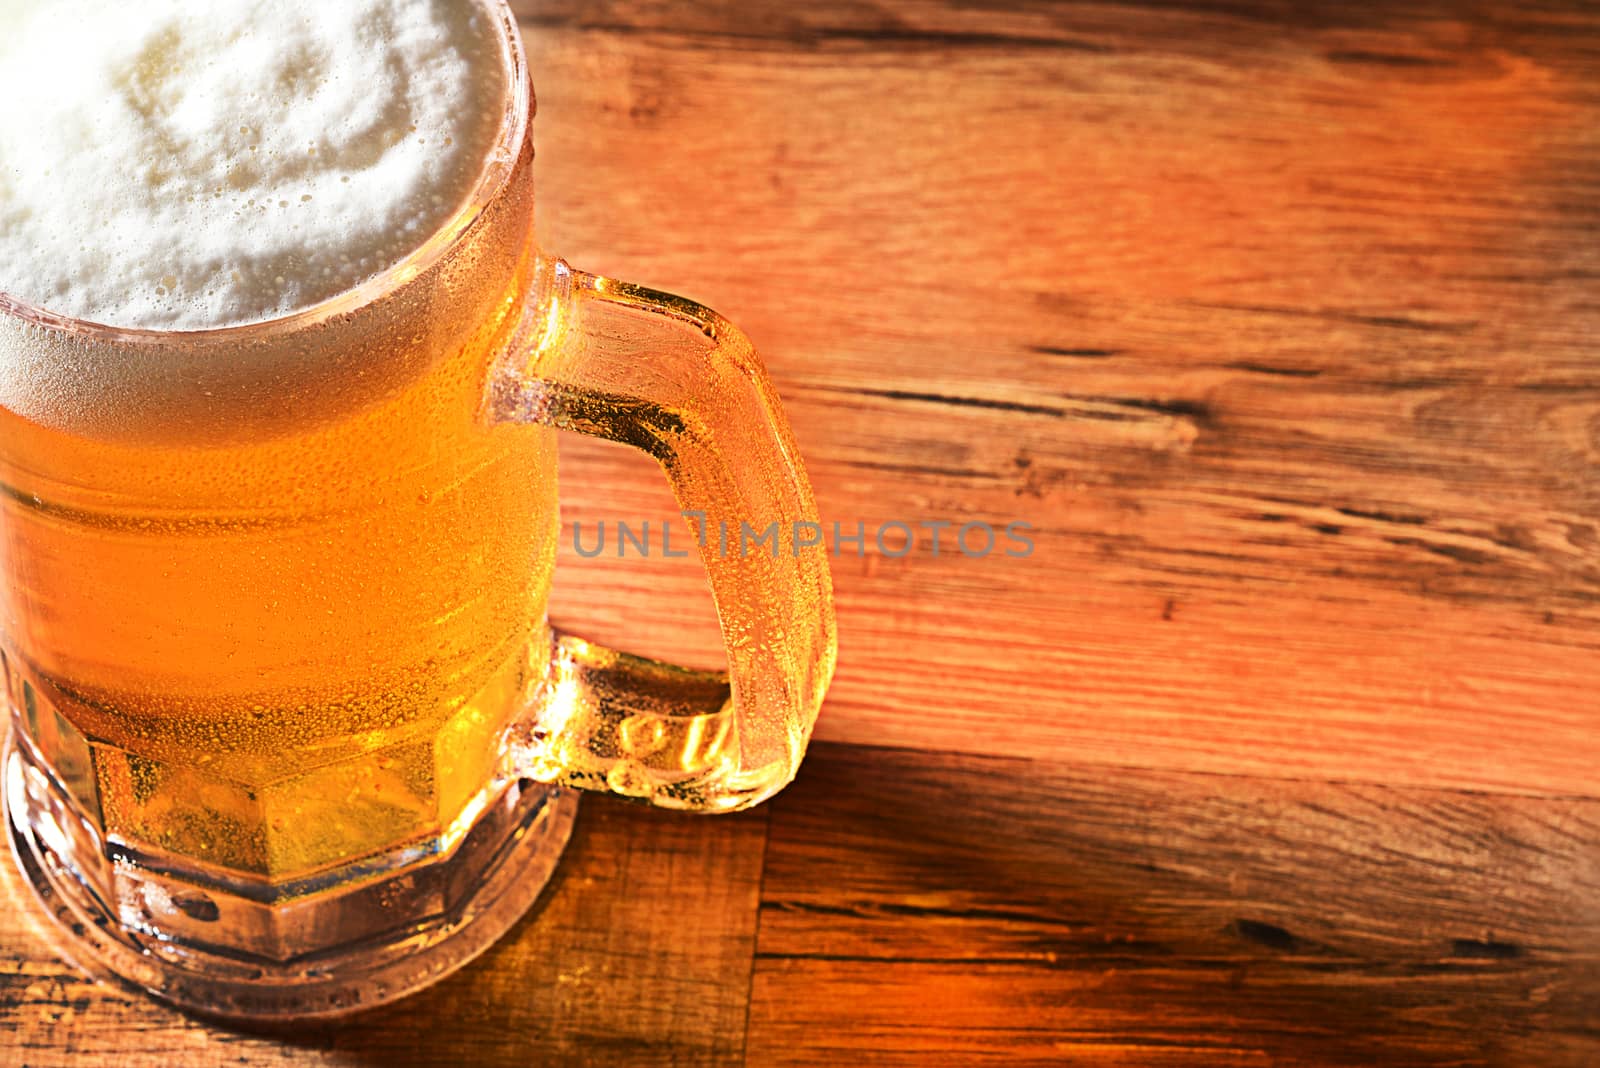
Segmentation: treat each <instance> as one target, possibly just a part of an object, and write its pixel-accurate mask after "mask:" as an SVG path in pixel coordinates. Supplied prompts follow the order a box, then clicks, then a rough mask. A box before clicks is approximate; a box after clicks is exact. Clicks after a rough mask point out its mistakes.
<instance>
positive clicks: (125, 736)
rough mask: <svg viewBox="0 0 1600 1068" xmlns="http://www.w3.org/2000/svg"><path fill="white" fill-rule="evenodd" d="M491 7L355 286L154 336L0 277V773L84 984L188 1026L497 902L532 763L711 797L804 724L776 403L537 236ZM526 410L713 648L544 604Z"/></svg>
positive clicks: (750, 795)
mask: <svg viewBox="0 0 1600 1068" xmlns="http://www.w3.org/2000/svg"><path fill="white" fill-rule="evenodd" d="M497 17H498V18H499V19H501V21H502V22H503V23H504V25H503V43H504V47H505V48H506V49H507V52H508V56H509V58H508V60H507V62H508V64H509V65H510V68H511V69H512V70H513V73H514V76H513V78H512V79H511V80H510V83H509V88H508V90H507V98H506V99H505V100H504V102H503V105H504V119H503V123H502V127H501V130H500V135H499V141H498V144H497V147H496V149H495V152H494V155H493V156H492V158H491V160H490V163H489V166H488V167H487V170H486V172H485V175H484V177H483V178H482V179H481V181H480V183H479V185H478V187H477V189H476V192H475V193H474V195H473V197H472V198H471V200H470V202H469V204H468V205H467V206H466V207H465V208H463V210H462V211H461V212H459V213H458V214H457V215H456V216H455V217H454V218H453V220H452V221H451V222H450V223H449V225H447V226H446V227H445V228H444V229H443V230H442V231H441V232H439V233H438V234H436V235H435V236H434V237H433V238H432V239H431V240H429V241H428V242H427V243H426V244H424V245H422V246H421V247H420V248H418V249H416V250H415V251H414V252H413V253H412V254H411V255H409V256H408V257H407V258H406V259H405V260H403V261H402V262H400V263H399V264H397V265H396V266H394V267H393V268H391V269H389V270H387V271H385V272H383V273H382V274H380V275H378V276H376V277H375V278H373V279H371V280H370V281H368V282H366V283H365V284H363V285H361V286H360V287H358V288H357V289H355V290H352V291H350V292H347V293H344V294H342V295H340V296H338V297H335V298H333V299H331V300H328V301H326V302H324V303H322V304H319V305H316V306H314V307H312V308H310V309H307V310H305V311H302V312H298V313H295V314H292V315H289V316H286V317H282V318H278V319H275V320H272V321H269V322H265V323H260V324H254V325H247V326H235V327H227V328H222V329H215V330H205V331H187V332H160V331H147V330H133V329H114V328H108V327H105V326H100V325H95V324H91V323H87V322H80V321H74V320H71V319H67V318H63V317H60V316H57V315H53V314H50V313H48V312H45V311H43V310H41V309H39V308H37V307H33V306H30V305H27V304H25V303H23V302H20V301H18V300H15V299H11V298H9V297H6V296H4V295H0V364H4V365H5V366H7V367H9V368H12V369H13V371H12V372H10V373H6V374H4V375H0V490H3V495H0V578H3V592H0V628H3V642H0V649H3V652H0V657H3V673H4V679H5V686H6V694H7V697H8V699H9V703H10V710H11V731H10V741H9V746H8V749H7V751H6V755H5V758H4V798H5V804H6V808H7V812H8V817H9V818H8V826H9V827H10V830H11V835H12V843H13V846H14V851H15V854H16V857H17V860H18V862H19V866H20V868H21V870H22V872H23V874H24V875H25V876H26V880H27V883H28V884H29V885H30V886H31V888H32V890H33V891H34V892H35V894H36V896H37V898H38V900H39V901H40V902H42V904H43V906H44V907H43V909H42V910H40V911H41V912H42V914H43V915H44V916H46V917H47V918H48V920H49V922H50V923H52V924H53V925H54V932H53V933H54V934H55V936H56V938H57V941H58V945H59V948H60V949H61V951H62V952H63V953H64V954H65V955H67V956H68V957H70V958H72V959H73V960H75V961H76V962H77V963H78V964H79V965H80V966H82V967H84V968H85V969H86V970H88V971H90V972H91V973H93V974H98V975H102V976H105V975H108V974H109V975H111V976H116V977H120V979H121V980H123V981H125V982H128V983H132V984H134V985H136V986H138V987H140V988H143V989H146V990H148V991H151V992H153V993H155V994H157V995H159V996H161V997H164V998H166V999H168V1000H171V1001H173V1002H176V1003H178V1004H180V1005H183V1006H188V1007H192V1008H197V1009H201V1010H205V1011H208V1012H211V1013H216V1014H220V1015H224V1016H234V1017H244V1018H252V1017H255V1018H272V1017H296V1016H314V1015H320V1014H332V1013H340V1012H346V1011H350V1010H353V1009H357V1008H362V1007H366V1006H369V1005H373V1004H377V1003H380V1002H383V1001H386V1000H389V999H392V998H394V997H398V996H400V995H402V994H404V993H407V992H409V991H411V990H414V989H416V988H418V987H419V986H422V985H424V984H426V983H428V982H431V981H433V980H435V979H437V978H439V977H440V976H441V975H443V974H445V973H447V972H449V971H451V970H452V969H454V968H456V967H459V966H460V965H461V964H463V963H465V962H466V961H467V960H470V959H471V958H472V957H473V956H474V955H476V954H477V953H479V952H480V951H482V950H483V949H484V948H486V947H487V946H488V945H489V944H490V943H491V942H492V941H493V940H494V939H495V938H496V937H498V936H499V935H500V934H501V933H503V932H504V931H505V930H506V928H507V927H508V926H510V925H511V923H513V922H514V921H515V920H516V919H517V918H518V916H519V915H520V914H521V913H522V912H524V911H525V910H526V908H527V907H528V906H529V905H530V904H531V903H532V901H533V900H534V898H535V897H536V896H537V894H538V892H539V890H540V888H541V887H542V886H543V884H544V882H545V880H546V879H547V878H548V877H549V875H550V873H551V871H552V870H553V868H554V866H555V864H556V862H557V860H558V858H559V855H560V852H561V849H562V847H563V845H564V844H565V841H566V838H567V836H568V834H569V832H570V830H571V827H572V821H573V813H574V810H575V807H576V803H577V802H576V795H575V793H574V792H573V791H572V790H571V789H569V788H570V787H581V788H584V789H591V790H600V791H610V792H613V793H617V794H623V795H626V796H629V797H634V798H640V799H645V800H648V801H650V802H653V803H654V804H657V805H663V806H667V807H671V808H677V809H684V810H689V811H696V812H726V811H732V810H736V809H739V808H743V807H746V806H748V805H752V804H755V803H756V802H759V801H761V800H763V799H764V798H766V797H768V796H770V795H771V794H772V793H774V792H775V791H777V790H778V789H780V788H781V787H782V786H783V785H784V784H785V783H787V782H788V781H789V780H790V778H791V777H792V776H793V775H794V772H795V769H796V765H797V764H798V762H799V761H800V758H801V755H802V753H803V752H804V749H805V746H806V741H807V738H808V736H809V734H810V731H811V726H812V723H813V721H814V720H815V718H816V715H817V710H818V706H819V704H820V702H821V700H822V696H823V692H824V690H825V689H826V687H827V685H828V682H829V680H830V678H831V676H832V672H833V667H834V657H835V639H834V621H833V604H832V593H831V586H830V579H829V574H828V567H827V560H826V557H825V555H824V553H823V551H822V550H821V549H820V547H818V546H817V543H818V542H820V540H821V539H820V533H821V531H820V527H819V526H818V525H817V515H816V506H815V503H814V501H813V498H812V493H811V489H810V487H809V485H808V484H807V482H806V478H805V474H804V472H803V470H802V467H801V462H800V458H799V456H798V454H797V452H796V450H795V445H794V440H793V438H792V436H791V434H790V431H789V428H788V426H787V425H786V424H785V421H784V418H783V415H782V413H781V411H780V409H779V407H778V401H777V398H776V396H775V395H774V393H773V390H772V387H771V385H770V383H769V382H768V379H767V376H766V373H765V372H764V371H763V369H762V366H761V364H760V362H759V361H758V360H757V358H756V355H755V353H754V352H753V350H752V349H751V347H750V345H749V344H748V342H747V341H746V340H745V338H744V337H743V336H742V335H741V334H740V333H739V331H738V330H736V329H735V328H734V327H733V326H732V325H730V324H729V323H728V322H727V321H725V320H724V319H722V318H721V317H719V316H717V315H716V314H714V313H712V312H710V311H708V310H707V309H705V308H703V307H700V306H699V305H696V304H693V303H691V302H689V301H687V300H683V299H680V298H678V297H673V296H668V295H666V294H663V293H658V292H654V291H651V290H648V289H644V288H640V287H638V286H634V285H628V284H624V283H620V282H616V281H612V280H610V279H607V278H601V277H597V276H595V275H590V274H585V273H583V272H581V271H577V270H574V269H572V268H570V267H568V266H567V265H566V264H565V263H563V262H562V261H560V260H559V259H555V258H552V257H549V256H546V255H544V254H543V253H541V252H540V251H539V249H538V246H537V244H536V242H535V239H534V234H533V217H534V215H533V195H534V188H533V187H534V183H533V169H532V161H533V147H532V142H531V136H530V131H529V125H530V122H531V119H532V114H533V97H532V89H531V84H530V80H529V76H528V71H527V67H526V61H525V58H524V56H523V53H522V47H521V41H520V37H519V34H518V33H517V30H516V26H515V23H514V21H512V20H511V18H510V15H509V13H508V12H505V11H504V9H503V8H501V9H500V10H499V11H498V13H497ZM18 369H20V370H18ZM556 429H565V430H573V431H577V432H579V433H584V434H591V435H597V436H599V437H603V438H607V439H610V440H612V441H619V442H625V443H627V444H629V445H632V446H634V447H635V448H638V449H642V450H643V451H645V452H647V453H649V454H650V455H651V456H652V457H654V458H655V459H656V460H657V461H659V463H660V465H661V467H662V468H663V469H664V470H665V472H666V474H667V477H668V479H669V480H670V482H671V485H672V488H673V490H674V491H675V493H676V496H677V499H678V501H679V503H680V505H681V506H682V508H683V510H684V512H685V513H686V515H688V516H689V517H690V519H689V520H688V521H687V522H686V524H685V528H686V529H688V528H689V527H693V528H694V530H695V532H696V534H697V535H698V538H697V540H698V542H699V552H700V556H701V558H702V560H703V561H704V564H705V567H706V570H707V572H708V574H709V577H710V585H711V589H712V594H713V598H714V600H715V603H716V607H717V611H718V614H719V617H720V621H721V628H722V634H723V637H724V640H725V644H726V647H727V657H728V665H727V667H728V669H727V671H726V672H708V671H695V670H689V669H685V668H681V667H675V666H671V665H667V664H662V663H656V662H652V661H649V660H644V659H639V658H636V657H633V656H629V655H627V654H624V653H620V652H616V651H614V650H611V649H607V648H603V647H601V646H599V645H596V644H594V643H592V642H588V641H584V640H583V639H581V638H578V637H576V636H574V635H571V634H567V633H564V632H561V631H558V630H556V629H554V628H552V627H551V626H550V625H549V624H548V623H547V622H546V616H545V607H546V599H547V595H548V593H549V589H550V582H551V574H552V570H553V567H554V563H555V557H556V545H557V541H558V532H559V526H560V519H559V511H558V505H557V491H556V441H555V437H556V435H555V434H554V430H556ZM752 532H753V533H754V534H755V535H756V536H755V537H751V536H750V535H751V533H752Z"/></svg>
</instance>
